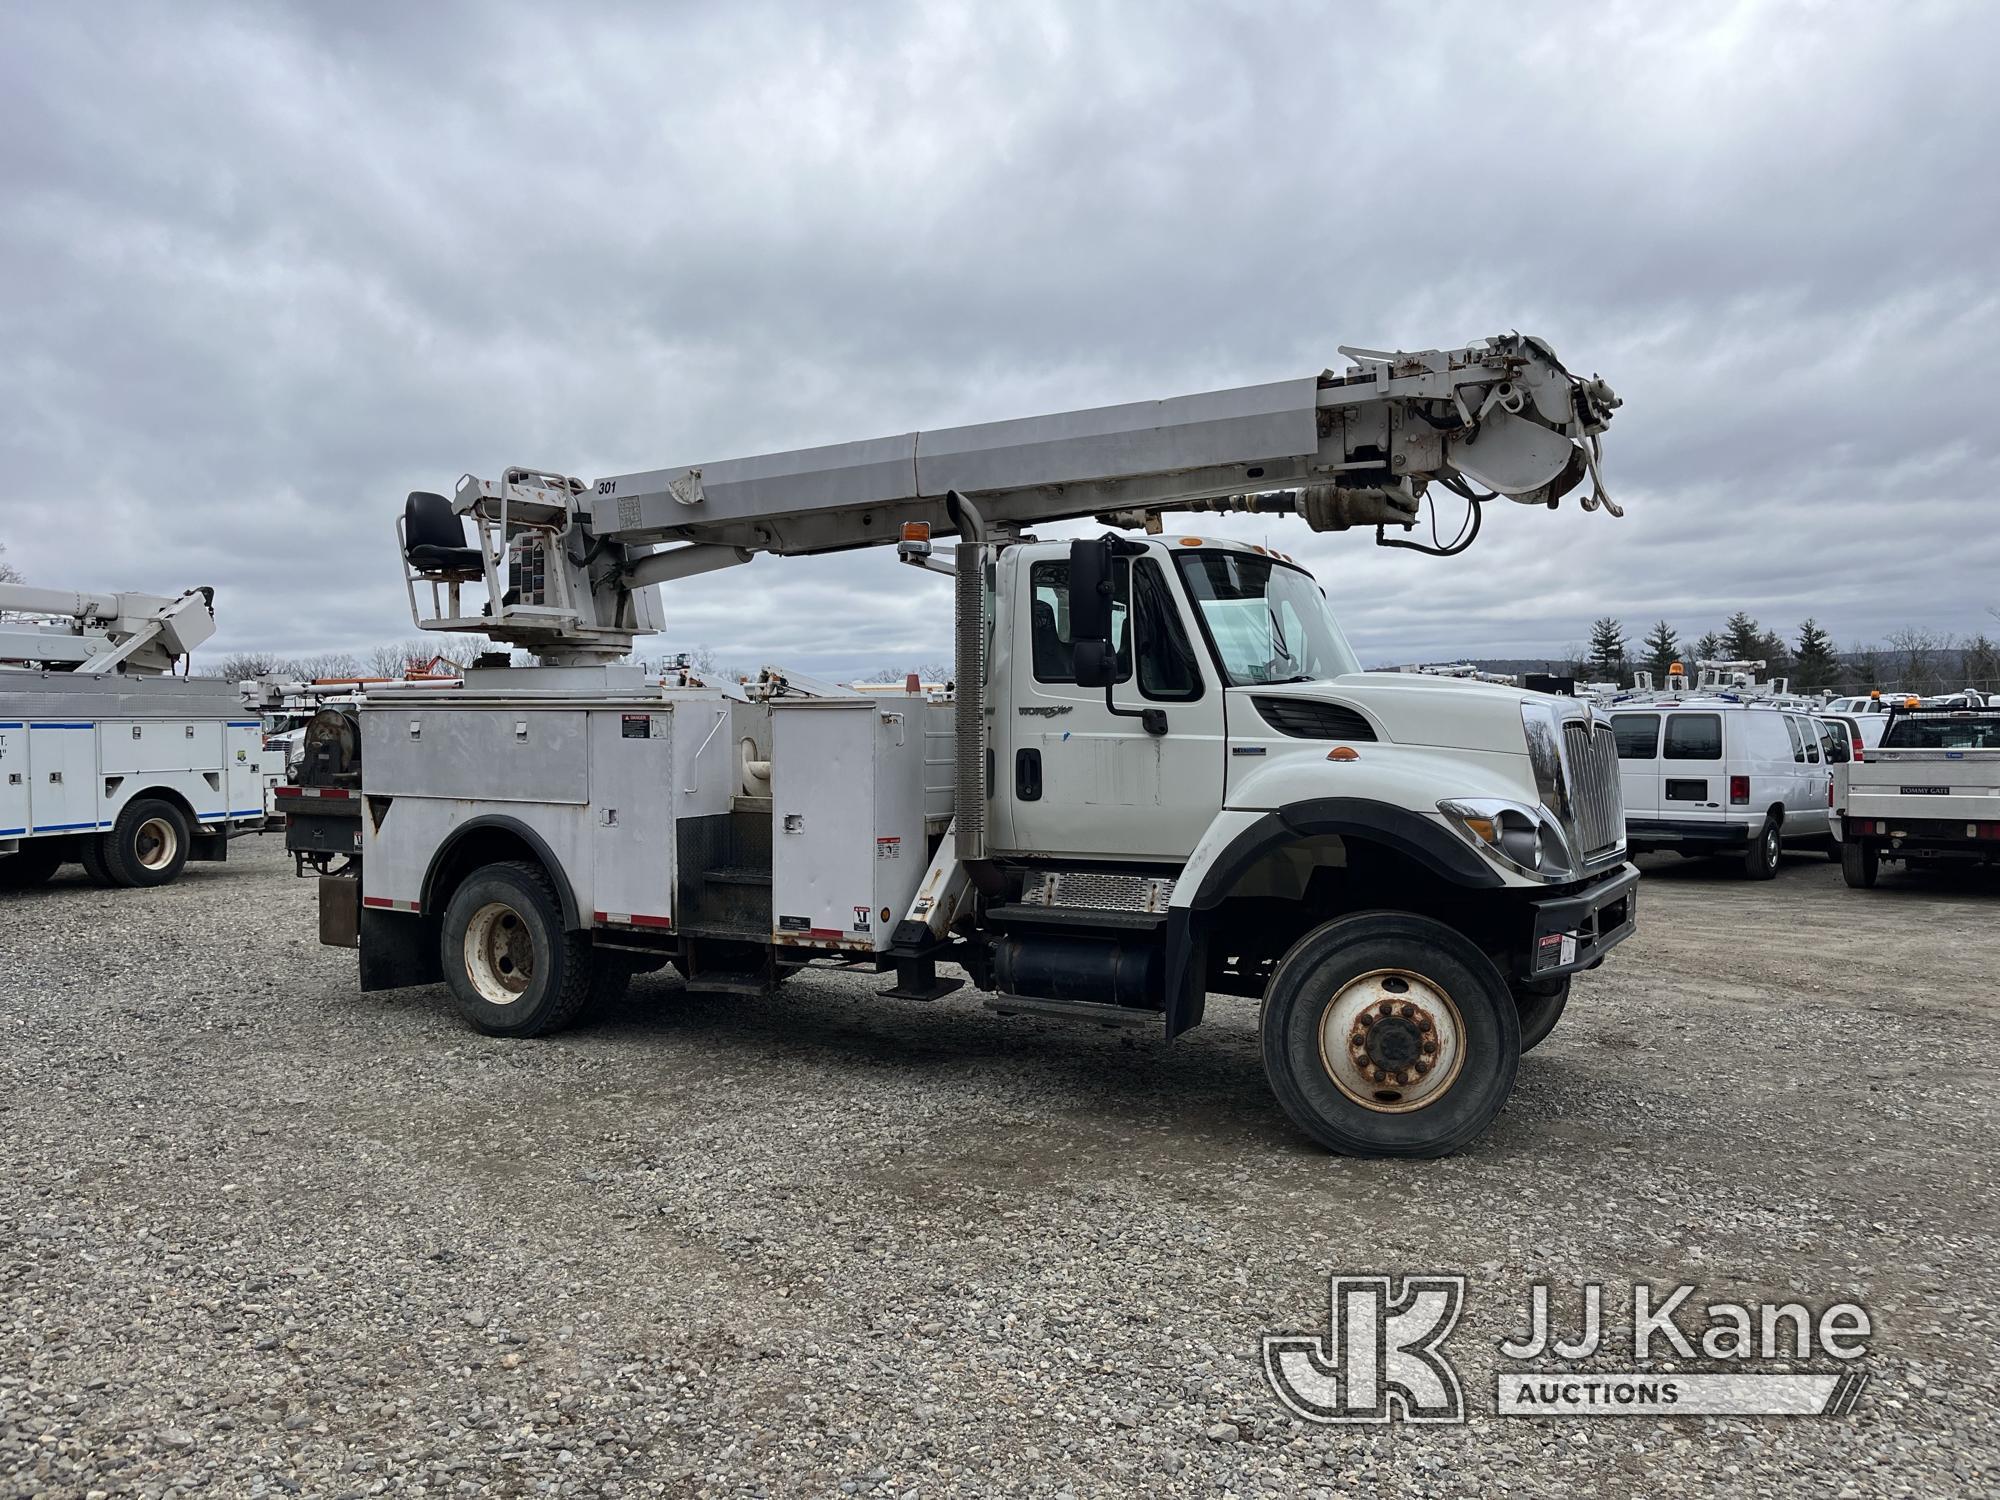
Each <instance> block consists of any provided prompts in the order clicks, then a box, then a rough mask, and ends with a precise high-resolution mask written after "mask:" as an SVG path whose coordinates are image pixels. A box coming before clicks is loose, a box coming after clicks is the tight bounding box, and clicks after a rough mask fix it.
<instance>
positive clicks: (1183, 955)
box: [1165, 906, 1208, 1041]
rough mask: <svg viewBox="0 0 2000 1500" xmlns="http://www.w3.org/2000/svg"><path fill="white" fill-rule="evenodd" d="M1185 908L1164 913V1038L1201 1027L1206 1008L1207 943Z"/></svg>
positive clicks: (1175, 908)
mask: <svg viewBox="0 0 2000 1500" xmlns="http://www.w3.org/2000/svg"><path fill="white" fill-rule="evenodd" d="M1191 915H1192V914H1191V913H1190V912H1189V911H1188V909H1187V908H1186V907H1184V906H1176V907H1171V908H1169V909H1168V912H1167V982H1166V995H1165V1001H1166V1005H1165V1010H1166V1038H1167V1040H1168V1041H1172V1040H1173V1039H1174V1038H1175V1037H1177V1036H1179V1035H1180V1034H1181V1033H1182V1032H1183V1031H1191V1030H1193V1029H1194V1028H1195V1027H1197V1026H1199V1025H1200V1024H1201V1018H1202V1013H1203V1011H1205V1010H1206V1009H1207V1006H1208V940H1207V939H1206V938H1205V937H1203V936H1202V935H1201V934H1199V933H1198V932H1197V931H1196V930H1195V925H1194V922H1193V921H1192V920H1191Z"/></svg>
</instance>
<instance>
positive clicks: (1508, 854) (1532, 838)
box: [1438, 797, 1576, 880]
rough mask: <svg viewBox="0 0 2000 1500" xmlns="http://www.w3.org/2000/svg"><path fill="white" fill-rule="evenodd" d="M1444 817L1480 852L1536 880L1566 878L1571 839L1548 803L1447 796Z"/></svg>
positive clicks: (1572, 871) (1441, 807) (1570, 871)
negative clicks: (1566, 837) (1566, 838)
mask: <svg viewBox="0 0 2000 1500" xmlns="http://www.w3.org/2000/svg"><path fill="white" fill-rule="evenodd" d="M1438 811H1439V812H1441V813H1443V814H1444V818H1445V821H1446V822H1447V823H1449V824H1450V825H1451V826H1452V827H1453V828H1454V829H1456V830H1457V831H1458V833H1459V834H1460V835H1461V836H1462V837H1464V838H1465V840H1466V841H1467V842H1468V843H1470V844H1471V845H1472V846H1473V847H1474V848H1475V849H1477V850H1479V852H1480V853H1481V854H1484V855H1485V856H1487V858H1489V859H1492V860H1494V861H1496V862H1498V863H1500V864H1503V865H1506V866H1507V867H1508V868H1510V869H1513V870H1517V871H1519V872H1520V873H1521V874H1523V875H1528V876H1532V877H1533V878H1534V879H1536V880H1570V879H1573V878H1574V877H1575V874H1576V871H1575V868H1574V866H1573V865H1572V863H1571V861H1570V855H1569V845H1568V844H1567V843H1566V842H1564V840H1563V835H1562V830H1561V829H1560V828H1558V827H1557V826H1556V825H1555V822H1554V821H1553V819H1552V818H1551V817H1550V815H1549V812H1548V810H1547V809H1546V808H1541V807H1529V806H1528V805H1527V804H1526V803H1522V802H1504V801H1501V800H1499V799H1497V798H1491V797H1447V798H1446V799H1445V800H1444V801H1442V802H1440V803H1439V804H1438Z"/></svg>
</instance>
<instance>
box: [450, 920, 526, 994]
mask: <svg viewBox="0 0 2000 1500" xmlns="http://www.w3.org/2000/svg"><path fill="white" fill-rule="evenodd" d="M461 957H462V958H463V959H464V962H465V973H466V977H467V978H468V979H470V980H471V981H472V987H473V988H474V989H475V990H477V991H479V998H480V999H482V1000H484V1001H486V1002H487V1003H488V1004H490V1005H512V1004H513V1003H514V1002H515V1001H517V1000H519V999H520V998H521V997H522V996H523V995H525V994H526V993H527V992H528V986H529V985H530V984H531V983H533V982H534V978H535V944H534V939H533V938H531V937H530V936H529V935H528V924H527V923H526V922H524V921H522V920H521V914H520V913H519V912H517V911H516V910H514V908H513V907H511V906H509V905H508V904H507V903H506V902H504V901H489V902H487V903H486V904H485V905H484V906H482V907H480V908H479V910H478V911H476V912H474V913H473V914H472V920H471V921H470V922H467V923H466V924H465V942H464V944H463V946H462V948H461Z"/></svg>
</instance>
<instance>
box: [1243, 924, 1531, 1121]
mask: <svg viewBox="0 0 2000 1500" xmlns="http://www.w3.org/2000/svg"><path fill="white" fill-rule="evenodd" d="M1259 1029H1260V1035H1261V1040H1262V1043H1263V1051H1264V1072H1265V1076H1266V1077H1268V1078H1269V1079H1270V1081H1271V1090H1272V1092H1273V1093H1275V1094H1276V1095H1277V1097H1278V1103H1279V1104H1280V1105H1281V1106H1282V1107H1283V1108H1284V1111H1285V1113H1286V1114H1287V1115H1288V1116H1290V1117H1291V1119H1292V1122H1293V1123H1294V1124H1296V1125H1297V1126H1298V1127H1299V1128H1300V1129H1301V1130H1303V1131H1305V1133H1306V1134H1307V1135H1309V1136H1311V1137H1312V1138H1313V1139H1314V1140H1315V1141H1318V1142H1319V1143H1320V1144H1321V1145H1322V1146H1325V1147H1327V1148H1328V1149H1330V1150H1333V1151H1338V1152H1341V1153H1343V1154H1345V1155H1349V1156H1445V1155H1449V1154H1450V1153H1451V1152H1453V1151H1456V1150H1457V1149H1458V1148H1459V1147H1460V1146H1463V1145H1464V1144H1465V1143H1466V1142H1467V1141H1470V1140H1471V1139H1473V1137H1475V1136H1477V1135H1478V1134H1479V1133H1480V1132H1481V1131H1482V1130H1484V1129H1485V1128H1486V1127H1487V1126H1488V1125H1489V1124H1491V1123H1492V1121H1493V1117H1494V1116H1495V1115H1497V1114H1498V1113H1499V1112H1500V1106H1501V1105H1502V1104H1504V1103H1506V1101H1507V1095H1508V1094H1509V1093H1510V1092H1511V1091H1512V1090H1513V1087H1514V1073H1515V1070H1516V1069H1517V1068H1518V1067H1519V1066H1520V1060H1521V1023H1520V1018H1519V1016H1518V1015H1517V1013H1516V1010H1515V1005H1514V999H1513V996H1512V995H1510V994H1509V993H1508V991H1507V986H1506V984H1505V982H1504V981H1503V980H1502V979H1501V977H1500V975H1499V973H1498V972H1497V971H1496V970H1495V969H1494V967H1493V964H1492V962H1491V961H1490V960H1489V959H1488V958H1487V957H1486V955H1485V954H1483V953H1481V952H1480V951H1479V949H1478V948H1477V947H1475V946H1474V945H1473V944H1472V943H1470V942H1469V941H1467V940H1466V939H1465V938H1464V937H1462V936H1461V935H1460V934H1458V933H1457V932H1455V931H1453V930H1452V929H1451V928H1449V927H1447V926H1445V925H1444V924H1443V923H1441V922H1435V921H1432V920H1431V919H1430V918H1428V917H1421V916H1417V915H1415V914H1414V913H1410V912H1365V913H1361V914H1359V915H1356V916H1351V917H1342V918H1340V919H1338V920H1336V921H1332V922H1328V923H1326V924H1325V925H1324V926H1322V927H1317V928H1315V929H1314V930H1313V931H1311V932H1309V933H1307V934H1306V935H1305V936H1304V937H1303V938H1301V939H1300V940H1299V941H1298V942H1297V943H1296V944H1295V945H1294V946H1293V948H1292V951H1291V952H1290V953H1288V954H1286V955H1285V958H1284V960H1283V962H1281V963H1280V964H1279V965H1278V971H1277V973H1275V974H1274V975H1272V977H1271V984H1270V987H1269V989H1267V990H1266V991H1265V993H1264V1006H1263V1013H1262V1016H1261V1018H1260V1022H1259Z"/></svg>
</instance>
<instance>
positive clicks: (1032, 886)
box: [1021, 870, 1174, 916]
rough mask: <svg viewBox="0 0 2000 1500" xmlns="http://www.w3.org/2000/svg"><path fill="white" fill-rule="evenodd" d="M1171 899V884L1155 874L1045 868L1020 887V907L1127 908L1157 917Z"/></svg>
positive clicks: (1171, 882)
mask: <svg viewBox="0 0 2000 1500" xmlns="http://www.w3.org/2000/svg"><path fill="white" fill-rule="evenodd" d="M1173 898H1174V883H1173V881H1171V880H1168V879H1166V878H1165V877H1163V876H1159V875H1110V874H1105V873H1104V872H1102V871H1098V870H1049V871H1046V872H1044V873H1042V874H1040V875H1031V876H1030V877H1029V878H1028V881H1027V884H1025V885H1024V886H1022V888H1021V904H1022V905H1024V906H1051V907H1068V908H1070V909H1072V910H1079V911H1129V912H1144V913H1146V914H1147V915H1151V916H1157V915H1161V914H1163V913H1165V911H1166V909H1167V904H1168V903H1169V902H1170V901H1172V900H1173Z"/></svg>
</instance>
